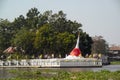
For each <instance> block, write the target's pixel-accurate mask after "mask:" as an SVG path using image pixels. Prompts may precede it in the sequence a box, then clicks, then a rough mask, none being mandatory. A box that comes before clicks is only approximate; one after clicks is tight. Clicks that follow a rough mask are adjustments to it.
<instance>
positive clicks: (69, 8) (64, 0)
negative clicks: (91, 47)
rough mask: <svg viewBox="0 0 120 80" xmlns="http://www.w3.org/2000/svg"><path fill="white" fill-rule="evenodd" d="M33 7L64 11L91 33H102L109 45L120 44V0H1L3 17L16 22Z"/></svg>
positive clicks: (98, 34) (91, 34) (0, 9)
mask: <svg viewBox="0 0 120 80" xmlns="http://www.w3.org/2000/svg"><path fill="white" fill-rule="evenodd" d="M34 7H36V8H37V9H38V10H39V11H40V12H41V13H43V12H45V11H47V10H52V11H53V13H57V12H58V11H60V10H62V11H63V12H64V13H65V14H67V19H70V20H72V21H77V22H78V23H81V24H82V25H83V26H82V29H83V31H84V32H86V33H88V34H89V35H90V36H95V35H96V36H103V38H104V39H105V40H106V41H107V43H108V44H109V45H111V44H116V45H120V34H119V31H120V0H0V18H2V19H8V20H9V21H13V20H14V19H15V18H17V17H18V16H19V15H24V16H25V15H26V13H27V12H28V10H29V9H31V8H34Z"/></svg>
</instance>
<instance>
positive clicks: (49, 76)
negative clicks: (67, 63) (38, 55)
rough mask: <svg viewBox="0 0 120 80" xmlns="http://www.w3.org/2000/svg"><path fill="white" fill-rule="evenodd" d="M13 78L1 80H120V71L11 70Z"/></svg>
mask: <svg viewBox="0 0 120 80" xmlns="http://www.w3.org/2000/svg"><path fill="white" fill-rule="evenodd" d="M8 72H9V73H11V75H14V76H13V77H12V78H8V79H0V80H120V71H114V72H111V71H109V70H100V71H97V72H94V71H79V72H71V71H65V70H57V69H56V70H52V69H40V70H29V71H25V70H16V69H15V70H9V71H8Z"/></svg>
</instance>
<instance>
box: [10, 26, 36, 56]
mask: <svg viewBox="0 0 120 80" xmlns="http://www.w3.org/2000/svg"><path fill="white" fill-rule="evenodd" d="M34 38H35V33H34V32H32V31H29V30H28V29H25V28H23V29H21V30H19V32H18V33H17V34H16V35H15V38H13V40H12V42H13V45H14V46H16V47H20V48H22V49H23V50H25V53H26V54H29V55H32V54H34V46H33V43H34Z"/></svg>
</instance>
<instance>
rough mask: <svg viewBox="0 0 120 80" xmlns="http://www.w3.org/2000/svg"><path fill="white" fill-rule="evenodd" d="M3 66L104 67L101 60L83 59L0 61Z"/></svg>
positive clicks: (0, 65)
mask: <svg viewBox="0 0 120 80" xmlns="http://www.w3.org/2000/svg"><path fill="white" fill-rule="evenodd" d="M2 66H11V67H12V66H16V67H17V66H19V67H26V66H29V67H33V66H34V67H35V66H36V67H80V66H88V67H89V66H93V67H94V66H96V67H97V66H102V60H101V59H94V58H83V59H29V60H27V59H22V60H11V61H10V60H7V61H0V67H2Z"/></svg>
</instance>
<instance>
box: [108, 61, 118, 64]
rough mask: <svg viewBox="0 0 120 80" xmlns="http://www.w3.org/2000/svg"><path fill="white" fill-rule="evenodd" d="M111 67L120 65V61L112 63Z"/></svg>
mask: <svg viewBox="0 0 120 80" xmlns="http://www.w3.org/2000/svg"><path fill="white" fill-rule="evenodd" d="M110 64H111V65H120V61H112V62H110Z"/></svg>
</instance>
